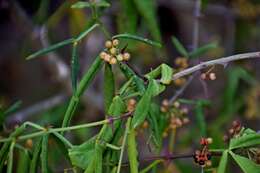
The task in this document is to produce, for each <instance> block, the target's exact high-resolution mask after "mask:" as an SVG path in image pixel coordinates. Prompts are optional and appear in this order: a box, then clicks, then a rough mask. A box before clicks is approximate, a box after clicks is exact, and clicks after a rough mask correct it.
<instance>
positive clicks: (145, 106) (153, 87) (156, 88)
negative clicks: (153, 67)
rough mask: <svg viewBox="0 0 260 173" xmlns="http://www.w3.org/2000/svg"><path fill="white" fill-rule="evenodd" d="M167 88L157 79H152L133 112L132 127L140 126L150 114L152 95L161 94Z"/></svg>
mask: <svg viewBox="0 0 260 173" xmlns="http://www.w3.org/2000/svg"><path fill="white" fill-rule="evenodd" d="M164 89H165V86H163V85H161V84H158V83H157V82H156V80H154V79H151V80H150V81H149V85H148V88H147V90H146V91H145V93H144V95H143V96H142V98H141V99H140V101H139V102H138V103H137V106H136V109H135V112H134V114H133V120H132V123H131V126H132V128H136V127H138V126H139V125H140V124H142V123H143V122H144V120H145V118H146V116H147V115H148V111H149V108H150V104H151V101H152V97H154V96H156V95H158V94H160V93H161V92H162V91H163V90H164Z"/></svg>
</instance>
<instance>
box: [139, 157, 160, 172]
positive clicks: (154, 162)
mask: <svg viewBox="0 0 260 173" xmlns="http://www.w3.org/2000/svg"><path fill="white" fill-rule="evenodd" d="M162 161H163V160H155V161H153V162H152V163H151V164H150V165H148V166H147V167H146V168H144V169H143V170H142V171H140V173H147V172H149V171H150V170H151V169H152V168H153V167H155V166H156V165H158V164H159V163H161V162H162Z"/></svg>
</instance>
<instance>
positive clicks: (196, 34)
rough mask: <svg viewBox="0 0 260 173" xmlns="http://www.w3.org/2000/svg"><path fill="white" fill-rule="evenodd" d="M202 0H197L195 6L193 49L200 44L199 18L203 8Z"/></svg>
mask: <svg viewBox="0 0 260 173" xmlns="http://www.w3.org/2000/svg"><path fill="white" fill-rule="evenodd" d="M200 1H201V0H196V1H195V4H194V5H195V6H194V16H193V17H194V21H193V22H194V23H193V33H192V37H193V38H192V50H195V49H197V48H198V45H199V22H200V21H199V18H200V9H201V2H200Z"/></svg>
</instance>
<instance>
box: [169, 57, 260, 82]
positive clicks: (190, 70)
mask: <svg viewBox="0 0 260 173" xmlns="http://www.w3.org/2000/svg"><path fill="white" fill-rule="evenodd" d="M250 58H260V52H251V53H243V54H237V55H232V56H228V57H223V58H219V59H215V60H211V61H206V62H202V63H199V64H198V65H195V66H193V67H190V68H187V69H185V70H183V71H180V72H178V73H175V74H174V75H173V77H172V80H176V79H178V78H181V77H183V76H187V75H189V74H192V73H194V72H196V71H199V70H202V69H205V68H207V67H210V66H213V65H223V66H226V65H227V64H228V63H230V62H232V61H238V60H242V59H250Z"/></svg>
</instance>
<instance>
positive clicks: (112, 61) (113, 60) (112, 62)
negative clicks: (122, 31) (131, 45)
mask: <svg viewBox="0 0 260 173" xmlns="http://www.w3.org/2000/svg"><path fill="white" fill-rule="evenodd" d="M116 62H117V60H116V58H114V57H113V58H111V59H110V61H109V64H111V65H113V64H116Z"/></svg>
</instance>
